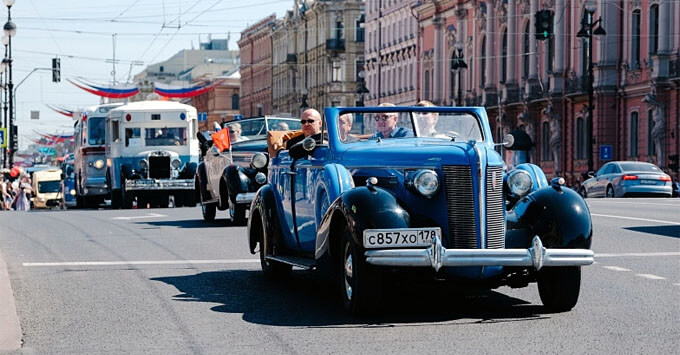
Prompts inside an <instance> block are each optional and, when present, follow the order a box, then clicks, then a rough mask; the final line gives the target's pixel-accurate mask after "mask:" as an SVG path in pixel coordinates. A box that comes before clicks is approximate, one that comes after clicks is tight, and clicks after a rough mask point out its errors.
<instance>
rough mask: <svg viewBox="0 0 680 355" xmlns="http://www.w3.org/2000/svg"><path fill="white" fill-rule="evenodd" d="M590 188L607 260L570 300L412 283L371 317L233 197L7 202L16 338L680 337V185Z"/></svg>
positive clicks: (450, 342)
mask: <svg viewBox="0 0 680 355" xmlns="http://www.w3.org/2000/svg"><path fill="white" fill-rule="evenodd" d="M588 204H589V206H590V209H591V214H592V216H593V223H594V241H593V249H594V250H595V253H596V263H595V264H594V265H592V266H588V267H584V268H583V281H582V287H581V297H580V300H579V303H578V304H577V306H576V307H575V308H574V309H573V310H572V311H571V312H567V313H556V314H553V313H548V312H547V311H545V310H544V309H543V307H542V306H541V302H540V299H539V296H538V291H537V288H536V286H535V284H533V285H530V286H529V287H527V288H522V289H510V288H507V287H503V288H500V289H497V290H493V291H460V290H457V289H455V288H451V287H436V286H431V285H427V286H424V285H408V284H407V285H400V286H395V287H393V288H391V289H390V292H392V294H391V296H390V297H388V298H387V300H386V302H385V304H384V309H383V311H382V313H381V314H379V315H377V316H372V317H368V318H353V317H350V316H348V315H346V314H345V313H343V311H342V310H341V307H340V306H339V304H338V302H337V301H336V300H335V299H334V296H335V293H333V292H332V290H330V289H329V287H328V286H327V285H326V284H324V283H323V282H321V280H319V279H318V277H317V276H316V275H315V274H314V273H312V272H309V271H301V270H296V271H294V272H293V275H292V277H291V278H290V279H289V280H288V281H286V282H281V283H276V282H270V281H268V280H266V279H265V278H264V277H263V276H262V274H261V272H260V269H259V260H258V258H257V256H256V255H251V254H250V253H249V252H248V247H247V241H246V238H245V233H246V228H245V227H238V226H232V225H231V223H230V221H229V219H228V217H227V214H226V213H224V212H221V213H220V212H218V219H217V220H216V221H215V222H214V223H205V222H203V221H202V220H201V213H200V209H199V208H177V209H145V210H137V209H135V210H126V211H118V210H69V211H51V212H33V211H32V212H21V213H16V212H5V213H0V253H2V255H3V256H4V262H5V264H6V266H7V273H8V275H9V281H10V284H11V290H12V291H13V295H14V300H15V304H16V314H17V315H18V319H19V321H20V326H21V334H22V342H23V344H22V347H21V348H20V349H19V350H14V351H13V352H12V353H17V354H91V353H97V354H100V353H116V354H119V353H131V354H137V353H144V354H187V353H192V354H193V353H195V354H226V353H229V354H243V353H245V354H249V353H256V352H257V353H263V352H267V353H283V354H298V353H303V354H309V353H312V354H318V353H390V354H392V353H400V354H412V353H416V352H418V353H428V354H429V353H447V354H451V353H459V354H468V353H485V354H488V353H493V354H501V353H502V354H507V353H509V352H511V351H512V352H515V351H521V352H522V353H561V354H562V353H598V354H639V353H677V352H678V350H679V349H680V199H615V200H604V199H588ZM0 260H2V258H0ZM1 264H2V263H0V271H2V265H1ZM0 282H2V277H1V273H0ZM0 287H1V285H0ZM2 295H3V293H2V292H0V296H2ZM1 301H2V302H1V303H0V323H1V322H2V314H3V308H4V309H5V310H6V309H7V308H8V304H9V303H11V302H9V301H8V300H1ZM2 329H3V328H2V325H0V331H2ZM5 329H8V327H7V326H6V328H5ZM8 334H9V333H8ZM0 339H1V338H0Z"/></svg>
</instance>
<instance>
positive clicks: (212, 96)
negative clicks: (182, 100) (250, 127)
mask: <svg viewBox="0 0 680 355" xmlns="http://www.w3.org/2000/svg"><path fill="white" fill-rule="evenodd" d="M214 81H216V82H218V84H217V85H215V87H214V88H213V89H212V90H210V91H207V92H204V93H202V94H200V95H197V96H194V97H192V98H191V99H190V100H191V101H189V102H187V103H188V104H189V105H192V106H194V107H195V108H196V111H198V112H199V113H202V112H205V113H206V114H207V118H206V121H203V122H199V123H198V128H199V130H200V131H212V130H214V128H213V127H214V123H218V124H222V123H223V122H228V121H232V120H233V119H234V117H235V116H236V115H239V114H240V111H239V87H240V86H241V83H240V76H239V73H238V72H235V73H233V74H231V75H229V76H223V77H218V78H215V79H214ZM203 84H207V85H210V84H212V83H211V82H204V83H203Z"/></svg>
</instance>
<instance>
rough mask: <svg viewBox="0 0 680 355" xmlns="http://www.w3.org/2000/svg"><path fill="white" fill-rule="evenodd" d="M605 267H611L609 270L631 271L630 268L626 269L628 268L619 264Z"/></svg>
mask: <svg viewBox="0 0 680 355" xmlns="http://www.w3.org/2000/svg"><path fill="white" fill-rule="evenodd" d="M603 268H605V269H609V270H612V271H630V269H626V268H622V267H618V266H603Z"/></svg>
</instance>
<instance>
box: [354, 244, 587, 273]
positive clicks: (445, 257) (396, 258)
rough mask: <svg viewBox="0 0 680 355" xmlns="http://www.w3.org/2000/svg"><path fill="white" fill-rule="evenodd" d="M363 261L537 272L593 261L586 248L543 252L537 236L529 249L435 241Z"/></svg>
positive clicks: (374, 253) (374, 252)
mask: <svg viewBox="0 0 680 355" xmlns="http://www.w3.org/2000/svg"><path fill="white" fill-rule="evenodd" d="M364 255H365V256H366V262H367V263H369V264H373V265H380V266H404V267H414V266H415V267H419V266H420V267H422V266H424V267H428V266H429V267H432V268H433V269H434V270H435V271H438V270H439V269H440V268H442V267H444V266H532V267H534V268H535V269H536V270H540V269H541V268H542V267H554V266H585V265H591V264H592V263H593V262H594V257H595V253H594V252H593V251H592V250H589V249H546V248H544V247H543V244H542V243H541V239H540V238H539V237H538V236H535V237H534V240H533V242H532V247H531V248H529V249H446V248H444V247H443V246H442V244H441V241H440V240H439V238H434V240H433V241H432V245H431V246H429V247H428V248H426V249H382V250H367V251H366V252H365V253H364Z"/></svg>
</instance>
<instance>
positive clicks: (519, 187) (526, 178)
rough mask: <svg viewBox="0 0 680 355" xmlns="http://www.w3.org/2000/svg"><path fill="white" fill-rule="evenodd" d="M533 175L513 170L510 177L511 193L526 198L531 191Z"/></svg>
mask: <svg viewBox="0 0 680 355" xmlns="http://www.w3.org/2000/svg"><path fill="white" fill-rule="evenodd" d="M532 185H533V183H532V181H531V175H529V173H527V172H526V171H524V170H519V169H517V170H513V171H511V172H510V175H508V187H509V188H510V192H511V193H512V194H513V195H515V196H517V197H520V198H522V197H524V196H526V194H528V193H529V191H531V186H532Z"/></svg>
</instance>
